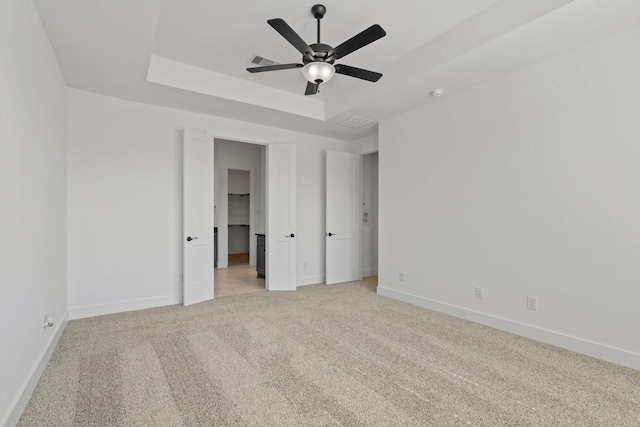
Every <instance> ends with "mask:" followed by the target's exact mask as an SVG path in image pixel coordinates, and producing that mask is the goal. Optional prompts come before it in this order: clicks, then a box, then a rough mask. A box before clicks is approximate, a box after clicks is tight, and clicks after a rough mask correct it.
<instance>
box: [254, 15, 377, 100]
mask: <svg viewBox="0 0 640 427" xmlns="http://www.w3.org/2000/svg"><path fill="white" fill-rule="evenodd" d="M326 12H327V8H326V7H324V6H323V5H321V4H317V5H315V6H313V7H312V8H311V13H312V14H313V17H314V18H315V19H316V20H317V21H318V43H314V44H311V45H308V44H307V43H305V42H304V40H302V38H300V36H299V35H298V34H297V33H296V32H295V31H294V30H293V29H292V28H291V27H290V26H289V25H288V24H287V23H286V22H285V21H284V20H283V19H280V18H276V19H269V20H268V21H267V23H268V24H269V25H271V26H272V27H273V28H274V29H275V30H276V31H277V32H279V33H280V35H281V36H282V37H284V38H285V39H287V41H288V42H289V43H291V44H292V45H293V47H295V48H296V49H298V51H299V52H300V53H301V54H302V64H299V63H296V64H278V65H268V66H265V67H253V68H247V71H249V72H250V73H261V72H264V71H277V70H287V69H290V68H302V74H304V77H305V78H306V79H307V80H308V83H307V89H306V90H305V92H304V94H305V95H314V94H316V93H318V86H320V83H326V82H328V81H329V80H331V78H332V77H333V75H334V73H338V74H344V75H345V76H350V77H355V78H358V79H362V80H367V81H370V82H377V81H378V80H380V77H382V74H380V73H376V72H374V71H369V70H363V69H362V68H356V67H351V66H349V65H344V64H335V65H334V62H335V61H336V60H337V59H340V58H344V57H345V56H347V55H348V54H350V53H352V52H354V51H356V50H358V49H360V48H362V47H364V46H366V45H368V44H369V43H373V42H374V41H376V40H378V39H380V38H382V37H384V36H386V35H387V33H386V32H385V31H384V30H383V29H382V27H381V26H380V25H378V24H375V25H372V26H371V27H369V28H367V29H366V30H364V31H362V32H361V33H359V34H357V35H355V36H353V37H351V38H350V39H349V40H347V41H346V42H344V43H342V44H341V45H339V46H336V47H335V48H334V47H331V46H329V45H327V44H324V43H320V20H321V19H322V17H324V15H325V13H326Z"/></svg>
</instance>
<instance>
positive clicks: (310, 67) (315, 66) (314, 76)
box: [302, 62, 336, 84]
mask: <svg viewBox="0 0 640 427" xmlns="http://www.w3.org/2000/svg"><path fill="white" fill-rule="evenodd" d="M335 73H336V69H335V68H334V66H333V65H331V64H329V63H328V62H309V63H308V64H307V65H305V66H304V67H302V74H304V77H305V78H306V79H307V80H308V81H309V82H311V83H316V84H317V83H326V82H328V81H329V80H331V78H332V77H333V75H334V74H335Z"/></svg>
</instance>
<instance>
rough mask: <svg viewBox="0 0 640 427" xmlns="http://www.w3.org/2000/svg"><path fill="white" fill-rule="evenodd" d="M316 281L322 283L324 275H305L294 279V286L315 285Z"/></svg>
mask: <svg viewBox="0 0 640 427" xmlns="http://www.w3.org/2000/svg"><path fill="white" fill-rule="evenodd" d="M318 283H324V276H307V277H298V278H297V279H296V286H306V285H317V284H318Z"/></svg>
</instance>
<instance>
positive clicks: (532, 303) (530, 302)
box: [527, 297, 538, 311]
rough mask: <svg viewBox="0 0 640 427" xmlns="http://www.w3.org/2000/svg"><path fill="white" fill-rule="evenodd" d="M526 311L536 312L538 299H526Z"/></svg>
mask: <svg viewBox="0 0 640 427" xmlns="http://www.w3.org/2000/svg"><path fill="white" fill-rule="evenodd" d="M527 309H529V310H533V311H536V310H537V309H538V298H536V297H527Z"/></svg>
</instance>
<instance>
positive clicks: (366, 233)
mask: <svg viewBox="0 0 640 427" xmlns="http://www.w3.org/2000/svg"><path fill="white" fill-rule="evenodd" d="M362 177H363V178H362V193H363V194H362V203H363V205H362V213H363V217H362V276H364V277H366V276H377V275H378V153H371V154H367V155H365V156H363V157H362ZM364 213H366V214H367V217H366V218H365V217H364Z"/></svg>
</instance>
